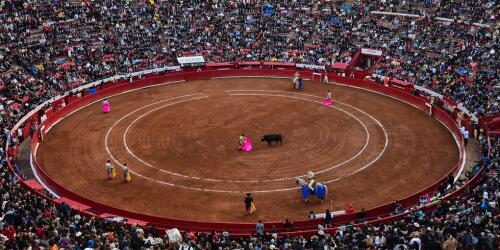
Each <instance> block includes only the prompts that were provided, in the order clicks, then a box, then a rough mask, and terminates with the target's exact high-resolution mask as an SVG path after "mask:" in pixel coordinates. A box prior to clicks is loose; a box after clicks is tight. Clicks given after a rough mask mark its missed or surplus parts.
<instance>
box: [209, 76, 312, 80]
mask: <svg viewBox="0 0 500 250" xmlns="http://www.w3.org/2000/svg"><path fill="white" fill-rule="evenodd" d="M232 78H272V79H293V77H287V76H217V77H212V78H210V79H211V80H217V79H232ZM302 80H303V81H310V80H311V79H309V78H303V79H302Z"/></svg>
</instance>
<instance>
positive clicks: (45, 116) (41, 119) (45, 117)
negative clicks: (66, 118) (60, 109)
mask: <svg viewBox="0 0 500 250" xmlns="http://www.w3.org/2000/svg"><path fill="white" fill-rule="evenodd" d="M46 120H47V115H46V114H45V113H43V115H42V116H41V117H40V123H43V122H44V121H46Z"/></svg>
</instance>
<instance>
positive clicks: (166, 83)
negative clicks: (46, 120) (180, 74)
mask: <svg viewBox="0 0 500 250" xmlns="http://www.w3.org/2000/svg"><path fill="white" fill-rule="evenodd" d="M181 82H185V80H180V81H171V82H164V83H158V84H153V85H148V86H144V87H140V88H136V89H130V90H126V91H123V92H120V93H117V94H112V95H109V96H105V97H103V98H100V99H98V100H95V101H93V102H91V103H88V104H85V105H83V106H81V107H79V108H77V109H75V110H73V111H71V112H69V113H67V114H66V115H64V116H62V117H61V118H59V120H57V121H56V122H54V123H52V124H50V127H49V128H48V129H47V131H46V132H45V134H47V133H48V132H49V130H50V129H51V128H52V127H53V126H55V125H56V124H58V123H59V122H60V121H62V120H64V119H65V118H66V117H68V116H70V115H72V114H74V113H76V112H77V111H80V110H81V109H83V108H85V107H88V106H90V105H92V104H94V103H96V102H100V101H101V100H104V99H106V98H110V97H114V96H119V95H123V94H126V93H130V92H133V91H137V90H141V89H147V88H152V87H158V86H163V85H169V84H174V83H181ZM82 98H83V97H82Z"/></svg>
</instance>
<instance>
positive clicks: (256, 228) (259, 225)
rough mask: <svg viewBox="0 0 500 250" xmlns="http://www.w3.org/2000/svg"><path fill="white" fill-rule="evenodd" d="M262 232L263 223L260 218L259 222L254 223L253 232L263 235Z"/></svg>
mask: <svg viewBox="0 0 500 250" xmlns="http://www.w3.org/2000/svg"><path fill="white" fill-rule="evenodd" d="M264 232H265V231H264V224H263V223H262V221H261V220H259V223H257V225H255V233H256V234H257V236H264Z"/></svg>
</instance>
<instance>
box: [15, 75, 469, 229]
mask: <svg viewBox="0 0 500 250" xmlns="http://www.w3.org/2000/svg"><path fill="white" fill-rule="evenodd" d="M296 71H297V70H295V69H286V70H273V69H253V68H249V69H230V70H216V69H214V70H203V71H201V72H195V71H191V72H173V73H166V74H161V75H157V74H151V75H148V76H145V77H144V78H142V79H138V80H136V81H134V82H132V83H128V81H125V80H123V81H117V82H114V83H106V84H101V85H98V86H96V88H97V93H95V94H91V95H89V94H87V93H86V91H87V90H83V91H81V94H82V96H83V97H81V98H77V97H76V96H70V97H67V98H65V102H66V107H64V108H62V109H57V107H58V106H59V103H56V104H54V105H53V106H52V107H53V109H51V111H50V112H49V111H47V112H46V114H47V115H48V117H49V119H48V120H47V121H46V122H45V123H44V125H45V127H46V128H48V127H50V126H51V124H53V123H54V122H57V121H58V120H60V119H62V118H63V117H64V116H65V115H67V114H69V113H70V112H72V111H74V110H76V109H78V108H79V107H82V106H84V105H87V104H89V103H92V102H94V101H98V100H100V99H102V98H104V97H107V96H110V95H113V94H117V93H121V92H123V91H126V90H131V89H137V88H141V87H146V86H151V85H155V84H159V83H164V82H173V81H190V80H202V79H210V78H214V77H234V76H269V77H288V78H292V77H293V74H294V73H295V72H296ZM312 73H313V72H312V71H310V70H302V71H301V75H302V77H312ZM328 76H329V79H330V80H333V81H334V82H338V83H340V84H344V85H348V86H352V87H357V88H361V89H364V90H370V91H373V92H377V93H380V94H384V95H388V96H391V97H394V98H396V99H399V100H402V101H404V102H407V103H409V104H412V105H414V106H416V107H418V108H420V109H423V107H424V105H425V102H426V99H425V98H423V97H418V96H414V95H411V94H410V93H408V92H406V91H404V90H400V89H395V88H390V87H385V86H383V85H379V84H375V83H372V82H369V81H364V80H360V79H355V78H345V77H339V76H338V75H336V74H329V75H328ZM434 116H435V117H436V118H437V119H438V120H440V121H441V122H443V124H445V126H447V127H448V128H449V129H450V130H451V132H452V133H453V134H454V135H455V136H457V138H459V141H460V151H461V153H462V154H461V156H462V155H463V152H464V151H463V150H464V148H463V139H462V137H461V133H460V131H459V129H458V128H457V126H456V124H455V121H454V120H453V119H452V118H451V117H450V116H449V115H448V114H447V113H446V112H445V111H443V110H441V109H435V112H434ZM34 117H36V118H38V114H35V115H34ZM24 126H27V127H28V128H29V120H28V121H27V122H26V123H25V124H24ZM46 131H47V130H46V129H44V130H43V131H42V134H43V135H44V134H45V132H46ZM28 134H29V133H25V136H27V135H28ZM37 140H38V139H37V136H34V138H33V141H32V148H33V149H35V147H36V145H37ZM33 153H36V152H35V150H33ZM463 160H464V159H463V157H461V158H460V161H459V162H458V163H457V164H456V165H455V166H454V167H453V169H451V170H450V173H455V172H456V171H457V170H458V169H459V167H460V166H461V164H462V162H463ZM34 162H35V166H36V169H37V173H38V175H39V177H40V179H41V180H42V181H43V182H44V183H45V184H46V185H47V186H49V187H50V188H51V189H52V190H53V191H55V192H56V193H58V194H59V195H60V196H62V197H66V198H68V199H71V200H75V201H78V202H80V203H83V204H85V205H88V206H89V207H91V210H92V211H97V212H98V213H99V214H101V213H108V214H114V215H117V216H122V217H125V218H129V219H131V220H132V221H133V220H140V221H145V222H149V225H150V226H154V227H158V228H172V227H177V228H179V229H185V228H189V229H190V230H193V231H205V232H206V231H210V230H212V229H216V230H218V231H221V230H227V231H230V232H231V233H232V234H233V235H245V234H249V233H251V232H253V231H254V230H255V224H250V223H214V222H198V221H187V220H176V219H169V218H161V217H155V216H148V215H143V214H138V213H133V212H130V211H125V210H122V209H118V208H114V207H110V206H107V205H105V204H100V203H97V202H95V201H93V200H91V199H87V198H84V197H81V196H80V195H78V194H75V193H72V192H70V191H68V190H66V189H65V188H64V187H63V186H61V185H60V184H58V183H56V182H55V181H53V180H52V179H51V178H50V177H49V176H48V175H47V174H46V173H45V172H44V171H43V170H42V169H41V168H40V166H39V165H38V163H37V161H36V160H35V161H34ZM10 167H11V166H10ZM446 179H447V176H443V178H442V179H440V180H438V181H437V182H436V183H434V184H433V185H431V186H430V187H428V188H426V189H424V190H421V191H419V192H417V193H415V194H413V195H410V196H408V197H406V198H404V199H402V200H400V201H399V202H400V203H401V204H403V205H404V206H407V207H409V206H413V205H415V204H418V202H419V198H420V196H421V195H424V194H428V193H431V192H433V191H435V190H436V189H437V187H438V186H439V185H441V183H442V182H443V181H446ZM21 183H23V182H22V181H21ZM24 186H25V187H26V188H29V187H28V186H27V185H24ZM461 190H462V189H461ZM35 193H37V194H38V195H42V196H43V194H41V193H40V192H35ZM456 193H461V191H460V190H459V191H456ZM457 195H459V194H457ZM45 198H47V197H45ZM393 211H394V203H389V204H386V205H382V206H379V207H375V208H372V209H368V210H366V211H365V212H366V215H367V219H368V220H369V221H373V222H380V220H378V218H379V217H383V221H388V220H394V219H396V218H399V217H401V216H402V215H398V216H395V217H394V216H390V213H391V212H393ZM82 212H83V213H84V214H85V213H86V214H87V215H91V214H90V213H89V212H88V211H82ZM358 216H359V214H358V213H351V214H345V215H340V216H337V217H335V218H334V224H335V225H340V224H346V223H351V222H352V221H355V220H357V218H358ZM319 223H321V220H320V219H317V220H304V221H295V222H294V227H293V230H294V232H293V233H292V234H295V233H296V234H306V235H307V234H311V233H314V232H316V227H317V225H318V224H319ZM271 225H276V227H277V228H278V230H281V229H282V222H270V223H266V227H267V228H270V227H271ZM332 230H334V229H332Z"/></svg>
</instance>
